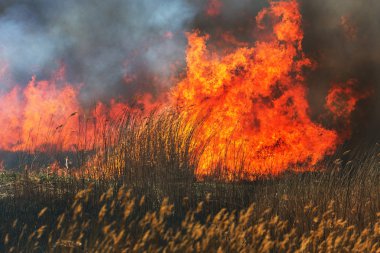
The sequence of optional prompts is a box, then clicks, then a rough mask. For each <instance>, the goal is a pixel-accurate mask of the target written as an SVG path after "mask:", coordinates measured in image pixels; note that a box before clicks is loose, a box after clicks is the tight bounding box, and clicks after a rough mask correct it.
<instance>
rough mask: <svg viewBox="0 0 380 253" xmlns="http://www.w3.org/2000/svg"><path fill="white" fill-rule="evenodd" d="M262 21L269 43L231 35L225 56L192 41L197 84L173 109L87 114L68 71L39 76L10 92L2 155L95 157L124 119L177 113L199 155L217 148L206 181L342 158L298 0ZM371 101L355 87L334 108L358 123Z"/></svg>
mask: <svg viewBox="0 0 380 253" xmlns="http://www.w3.org/2000/svg"><path fill="white" fill-rule="evenodd" d="M210 6H211V7H213V8H210V9H209V10H210V13H209V15H214V14H216V15H217V14H218V13H219V12H220V7H221V6H220V2H219V1H210ZM218 6H219V7H218ZM214 7H215V8H214ZM216 7H218V8H216ZM256 20H257V24H258V28H259V29H260V30H261V31H260V32H263V33H264V36H262V37H261V39H260V40H258V41H256V42H255V43H246V42H244V43H243V42H241V43H240V42H239V41H238V40H237V39H235V38H234V37H233V36H232V35H231V34H228V33H226V34H224V35H223V36H224V40H225V42H226V43H232V44H233V47H234V48H235V49H233V50H230V49H229V50H228V51H225V52H223V53H220V52H219V50H218V52H219V53H216V52H212V51H211V50H210V49H209V47H208V45H207V42H208V39H209V36H208V35H201V34H200V32H198V31H194V32H192V33H189V34H187V37H188V41H189V45H188V49H187V57H186V60H187V69H186V74H187V75H186V78H184V79H183V80H182V81H180V82H179V83H178V84H177V86H175V87H174V88H173V89H172V92H171V94H170V96H171V97H170V98H171V100H170V101H172V102H171V103H169V104H168V103H165V104H163V103H156V102H154V101H153V99H152V97H151V96H150V95H148V94H146V95H143V96H142V97H141V98H140V99H139V100H138V102H139V103H140V104H141V105H142V107H143V108H141V109H135V108H130V106H129V105H128V104H125V103H122V102H117V101H115V100H112V101H111V102H110V103H109V105H105V104H103V103H100V102H99V103H97V104H96V106H95V108H94V109H92V110H90V111H87V110H84V109H83V108H82V107H81V105H80V102H79V100H78V93H79V88H75V87H77V86H73V85H71V84H69V83H67V82H66V81H65V71H64V68H61V69H60V70H59V71H57V73H56V75H54V76H53V78H51V80H42V81H38V80H37V79H36V78H35V77H33V78H32V80H31V81H30V83H29V84H28V85H27V86H26V87H25V88H21V87H15V88H13V89H12V90H11V91H10V92H9V93H5V94H1V93H0V124H1V126H2V130H1V131H0V149H2V150H11V151H18V150H50V149H51V148H52V147H55V148H57V149H58V150H66V151H71V150H77V149H81V150H85V149H91V148H93V147H96V146H98V145H101V139H99V138H101V136H98V134H99V133H100V134H102V133H104V132H106V131H107V130H108V128H107V124H109V122H112V121H115V120H117V119H118V117H119V116H120V115H121V114H122V113H123V112H124V111H126V110H130V111H133V110H145V111H150V110H153V109H154V108H157V107H158V106H160V105H161V106H163V105H167V106H173V105H175V106H176V108H178V111H179V113H180V114H181V115H182V116H183V117H184V118H187V119H188V120H189V121H190V122H195V121H199V120H201V121H202V124H201V126H200V128H199V129H198V135H197V139H196V140H195V141H196V142H197V143H199V144H200V145H199V148H201V147H203V144H204V143H207V145H206V146H205V150H204V152H203V155H202V157H201V158H200V162H199V165H198V168H197V171H196V173H197V174H198V176H199V177H200V178H202V177H203V176H207V175H209V174H212V173H214V172H216V171H217V169H220V168H222V169H224V172H225V173H226V175H225V176H226V177H227V178H233V177H234V176H235V175H238V174H239V175H243V176H244V177H245V178H248V179H249V178H255V177H256V176H257V175H268V174H272V175H276V174H279V173H281V172H284V171H286V170H288V169H289V168H290V167H293V168H294V170H295V171H306V170H313V166H314V165H315V164H316V163H317V162H318V161H320V160H321V159H323V158H324V156H325V155H327V154H331V153H332V152H334V151H335V149H336V146H337V145H338V144H339V142H340V141H341V139H340V138H341V135H340V134H339V135H338V132H336V131H334V130H329V129H326V128H324V127H323V126H322V125H321V124H318V123H316V122H313V121H312V119H311V118H310V115H309V104H308V101H307V98H306V96H307V88H306V85H305V78H304V75H303V70H304V69H307V68H312V67H313V63H312V62H311V60H310V59H308V58H307V57H306V56H305V55H304V53H303V49H302V40H303V36H304V35H303V31H302V29H301V22H302V17H301V14H300V11H299V5H298V3H297V1H296V0H282V1H278V2H272V1H271V2H270V7H268V8H265V9H264V10H262V11H261V12H260V13H259V14H258V15H257V18H256ZM270 28H272V29H270ZM6 72H7V67H6V65H5V64H2V65H0V81H1V80H2V79H4V78H5V77H6V75H7V73H6ZM134 78H135V77H134V76H126V77H125V80H126V82H128V81H130V80H134ZM165 95H166V94H164V96H165ZM361 98H363V96H357V95H356V93H353V91H352V89H351V88H350V87H342V86H336V87H334V88H333V89H332V90H331V91H330V93H329V95H328V96H327V100H326V101H327V105H326V106H327V108H328V109H329V110H330V111H331V112H333V113H334V115H335V116H336V117H339V118H343V120H345V121H348V120H349V117H348V116H349V114H350V113H351V112H352V111H353V110H354V108H355V106H356V103H357V100H358V99H361ZM339 136H340V137H339Z"/></svg>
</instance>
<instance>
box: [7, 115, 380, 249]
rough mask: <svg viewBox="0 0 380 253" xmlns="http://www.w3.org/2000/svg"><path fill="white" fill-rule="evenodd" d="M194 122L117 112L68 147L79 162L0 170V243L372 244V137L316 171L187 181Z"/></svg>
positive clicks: (375, 168) (378, 212)
mask: <svg viewBox="0 0 380 253" xmlns="http://www.w3.org/2000/svg"><path fill="white" fill-rule="evenodd" d="M199 124H201V122H200V123H199ZM198 126H199V125H190V124H188V123H187V122H185V121H184V120H183V119H181V118H180V117H178V115H176V114H174V113H172V112H164V113H161V114H153V115H151V116H148V117H143V116H135V115H125V116H124V117H123V118H121V120H120V122H118V123H117V124H115V125H113V126H112V127H110V128H108V129H107V130H106V131H105V132H104V134H103V135H102V136H103V137H102V145H101V146H99V147H97V148H96V149H94V151H93V153H92V154H94V153H95V154H96V155H95V156H93V155H92V154H91V152H89V153H88V154H84V153H81V152H79V151H78V154H74V155H72V157H73V159H74V158H75V157H79V158H78V160H77V161H74V164H78V167H80V169H75V170H71V171H68V172H67V173H66V174H65V175H64V176H58V175H56V173H55V172H54V173H47V171H46V168H44V169H38V170H35V171H25V172H23V173H21V174H20V173H15V174H10V173H3V174H1V176H0V187H1V188H0V191H1V195H0V196H1V198H0V212H1V213H2V215H1V216H0V224H1V225H0V242H1V243H0V251H4V252H12V251H13V252H123V251H124V252H155V251H160V252H161V251H166V252H175V251H176V252H238V251H239V252H240V251H241V252H297V251H298V252H376V250H378V249H379V248H380V245H379V242H380V184H379V183H378V182H379V180H380V165H379V159H380V156H379V155H378V152H379V150H378V148H379V147H378V146H366V147H365V149H363V148H357V149H355V150H352V151H350V152H345V150H342V151H341V152H338V153H337V156H336V157H332V158H331V159H329V160H326V161H325V162H323V163H321V164H320V165H319V166H320V168H321V170H322V171H319V172H307V173H292V172H288V173H285V174H283V175H281V176H278V177H274V178H269V177H265V178H260V177H258V178H257V180H256V181H254V182H247V181H243V180H236V181H234V182H225V181H223V180H220V175H222V174H223V173H221V174H220V175H218V174H214V175H212V176H210V177H209V178H207V180H205V181H197V180H196V177H195V175H194V170H195V168H196V166H197V161H198V159H199V156H200V155H201V154H202V148H195V146H199V145H194V143H195V142H194V139H196V130H197V127H198ZM202 145H207V144H206V143H202V144H201V145H200V146H201V147H202ZM369 147H370V148H369ZM65 155H66V154H65ZM34 166H36V165H34ZM41 166H42V165H41ZM41 168H42V167H41Z"/></svg>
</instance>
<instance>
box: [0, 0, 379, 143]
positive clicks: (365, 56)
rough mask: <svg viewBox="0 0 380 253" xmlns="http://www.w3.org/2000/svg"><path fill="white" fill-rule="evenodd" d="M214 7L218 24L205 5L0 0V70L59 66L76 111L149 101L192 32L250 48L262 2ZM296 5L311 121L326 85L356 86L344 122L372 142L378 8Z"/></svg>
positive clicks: (373, 3) (360, 1) (369, 4)
mask: <svg viewBox="0 0 380 253" xmlns="http://www.w3.org/2000/svg"><path fill="white" fill-rule="evenodd" d="M220 1H221V2H222V5H223V7H222V9H221V14H220V15H219V16H215V17H208V16H206V15H205V11H204V10H205V8H206V6H207V1H205V0H107V1H104V0H103V1H102V0H91V1H90V0H82V1H78V0H64V1H58V0H56V1H54V0H36V1H33V2H32V1H28V0H17V1H13V0H2V2H1V3H0V60H5V61H6V62H8V63H9V64H10V69H11V70H12V72H13V76H15V78H16V81H17V82H19V83H25V80H28V79H30V76H31V75H32V74H36V75H37V76H38V77H41V78H43V77H45V76H48V75H49V73H50V72H51V71H53V70H55V69H57V67H58V66H59V64H60V62H63V63H65V65H66V66H67V72H68V77H69V79H70V80H71V81H73V82H77V83H84V84H85V85H84V87H83V88H82V91H83V92H82V93H81V94H82V100H83V101H82V102H84V103H89V102H91V101H96V100H98V99H105V100H107V99H108V98H110V97H118V96H121V97H123V98H126V99H128V98H130V97H132V96H133V95H134V94H136V93H138V92H140V91H150V92H152V93H155V92H159V91H160V88H162V87H161V86H160V87H158V86H157V80H156V79H155V77H157V76H158V77H160V78H162V79H163V80H165V77H167V76H169V75H171V74H172V71H171V70H170V69H171V66H172V65H173V64H175V65H176V66H177V69H178V70H179V72H180V71H181V69H182V70H183V67H184V61H185V55H184V53H185V49H186V43H187V42H186V37H185V35H184V32H186V31H191V30H193V29H199V30H201V32H205V33H210V34H211V37H212V38H215V40H218V39H219V38H220V37H218V36H219V35H220V34H221V33H222V32H229V33H231V34H232V35H234V36H235V37H237V38H238V39H239V40H243V41H248V42H254V40H255V29H254V26H255V16H256V15H257V13H258V12H259V11H260V10H261V9H262V8H263V7H265V6H268V3H267V1H265V0H241V1H233V0H220ZM299 2H300V4H301V12H302V14H303V26H304V31H305V40H304V43H303V44H304V49H305V51H306V54H307V55H308V56H309V57H310V58H312V59H313V60H315V62H317V64H318V67H317V69H316V70H315V71H310V73H308V75H307V76H308V80H307V82H308V85H309V87H310V93H309V97H310V102H311V105H312V113H314V114H315V115H318V114H320V112H321V111H323V109H324V108H323V104H324V98H325V96H326V94H327V91H328V89H329V87H330V85H331V83H334V82H344V81H346V80H348V79H357V81H358V82H357V84H358V87H357V90H358V92H361V91H365V90H372V91H373V95H372V97H370V98H369V99H367V100H365V101H362V102H361V103H360V104H359V106H358V110H357V112H356V114H355V115H354V116H353V117H354V121H353V122H354V127H355V128H354V129H355V132H354V136H361V135H362V134H366V133H368V135H369V136H370V137H371V138H372V137H373V136H374V135H376V134H377V132H378V129H380V102H379V101H380V100H378V98H379V96H380V46H379V45H380V33H379V32H378V29H379V27H380V15H378V13H380V1H378V0H319V1H311V0H300V1H299ZM211 42H212V40H211ZM125 75H127V76H128V78H130V83H129V84H127V85H126V84H125V83H124V81H123V77H124V76H125ZM167 85H168V86H170V85H172V84H171V83H168V84H167Z"/></svg>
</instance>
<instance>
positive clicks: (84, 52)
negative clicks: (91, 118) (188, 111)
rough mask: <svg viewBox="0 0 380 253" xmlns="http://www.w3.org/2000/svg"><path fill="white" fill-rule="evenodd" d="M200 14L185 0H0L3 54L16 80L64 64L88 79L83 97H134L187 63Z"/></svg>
mask: <svg viewBox="0 0 380 253" xmlns="http://www.w3.org/2000/svg"><path fill="white" fill-rule="evenodd" d="M15 2H16V3H15ZM195 14H196V8H195V6H193V5H190V4H189V3H188V2H186V1H184V0H163V1H155V0H141V1H140V0H139V1H134V0H127V1H124V0H110V1H102V0H92V1H76V0H65V1H46V0H37V1H33V2H31V1H26V0H25V1H8V3H3V4H0V59H1V60H2V62H6V63H7V64H8V65H9V69H10V70H11V71H12V74H13V76H14V77H15V78H16V81H17V82H18V83H26V80H28V79H30V77H31V76H32V75H34V74H35V75H37V77H38V78H44V77H45V76H46V75H47V74H48V73H51V72H52V71H54V70H55V69H57V68H58V67H59V64H60V63H61V62H63V63H64V64H65V66H66V67H67V74H68V78H69V79H70V81H72V82H76V83H83V86H84V87H82V91H83V92H82V93H81V95H82V100H83V102H85V103H86V102H90V101H91V100H93V101H96V100H98V99H101V98H103V99H107V98H110V97H117V96H120V92H121V91H122V93H123V94H122V95H123V96H126V97H128V96H132V95H133V94H132V93H134V92H137V91H138V90H139V89H140V90H143V89H146V88H147V87H146V86H147V85H151V86H152V85H153V84H151V83H149V81H150V80H149V78H150V77H152V76H155V75H159V77H161V78H164V77H168V76H169V75H170V74H172V73H170V70H171V69H170V66H171V65H172V64H175V63H178V62H179V63H178V64H180V63H181V62H182V63H183V61H184V49H185V47H186V39H185V36H184V35H183V33H184V32H185V31H186V30H189V29H191V28H190V27H189V24H190V23H191V22H190V21H191V20H192V18H193V16H194V15H195ZM147 76H148V77H147ZM125 79H129V81H134V84H130V85H125V83H124V80H125ZM128 89H129V90H128Z"/></svg>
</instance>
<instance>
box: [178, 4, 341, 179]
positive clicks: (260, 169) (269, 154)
mask: <svg viewBox="0 0 380 253" xmlns="http://www.w3.org/2000/svg"><path fill="white" fill-rule="evenodd" d="M266 17H268V18H269V19H270V21H271V22H272V24H273V29H272V30H271V31H270V32H269V34H268V35H267V36H264V37H265V39H264V40H259V41H257V42H255V43H253V44H252V45H250V46H249V47H241V48H237V49H235V50H234V51H233V52H225V53H222V54H216V53H214V52H210V51H209V50H208V49H207V41H208V38H209V36H208V35H200V33H199V32H193V33H190V34H188V40H189V46H188V49H187V65H188V66H187V77H186V78H185V79H184V80H182V81H181V82H180V83H179V84H178V86H177V87H176V88H175V89H174V91H173V96H174V97H175V99H176V101H177V103H178V108H179V110H180V111H181V113H183V114H184V115H186V117H188V118H189V119H192V120H199V119H204V122H203V125H202V127H201V129H200V131H199V138H200V139H201V140H202V141H204V142H209V145H207V147H206V149H205V151H204V154H203V156H202V158H201V161H200V164H199V167H198V170H197V173H198V175H199V176H200V177H202V176H205V175H208V174H210V173H212V172H214V171H213V170H215V169H216V168H218V167H219V168H220V167H222V168H224V169H225V170H226V173H227V177H229V178H231V177H233V176H234V175H236V174H237V173H242V174H243V175H246V176H248V177H255V176H256V175H265V174H278V173H281V172H283V171H285V170H287V169H288V168H289V167H291V166H295V165H302V166H304V167H305V168H307V167H310V166H313V165H315V164H316V163H317V162H318V161H320V160H321V159H322V158H323V157H324V156H325V155H326V154H330V153H332V152H333V151H334V150H335V148H336V146H337V144H338V143H339V138H338V135H337V133H336V132H335V131H333V130H328V129H325V128H324V127H323V126H322V125H320V124H318V123H315V122H313V121H312V120H311V118H310V116H309V104H308V101H307V98H306V96H307V88H306V85H305V80H304V77H303V74H302V72H303V69H305V68H311V67H312V62H311V61H310V60H309V59H308V58H306V57H305V55H304V53H303V51H302V40H303V31H302V29H301V14H300V12H299V6H298V3H297V2H296V1H280V2H270V7H269V8H266V9H264V10H263V11H261V12H260V13H259V14H258V16H257V23H258V25H259V28H260V29H266V27H265V25H264V21H263V20H264V18H266Z"/></svg>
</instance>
